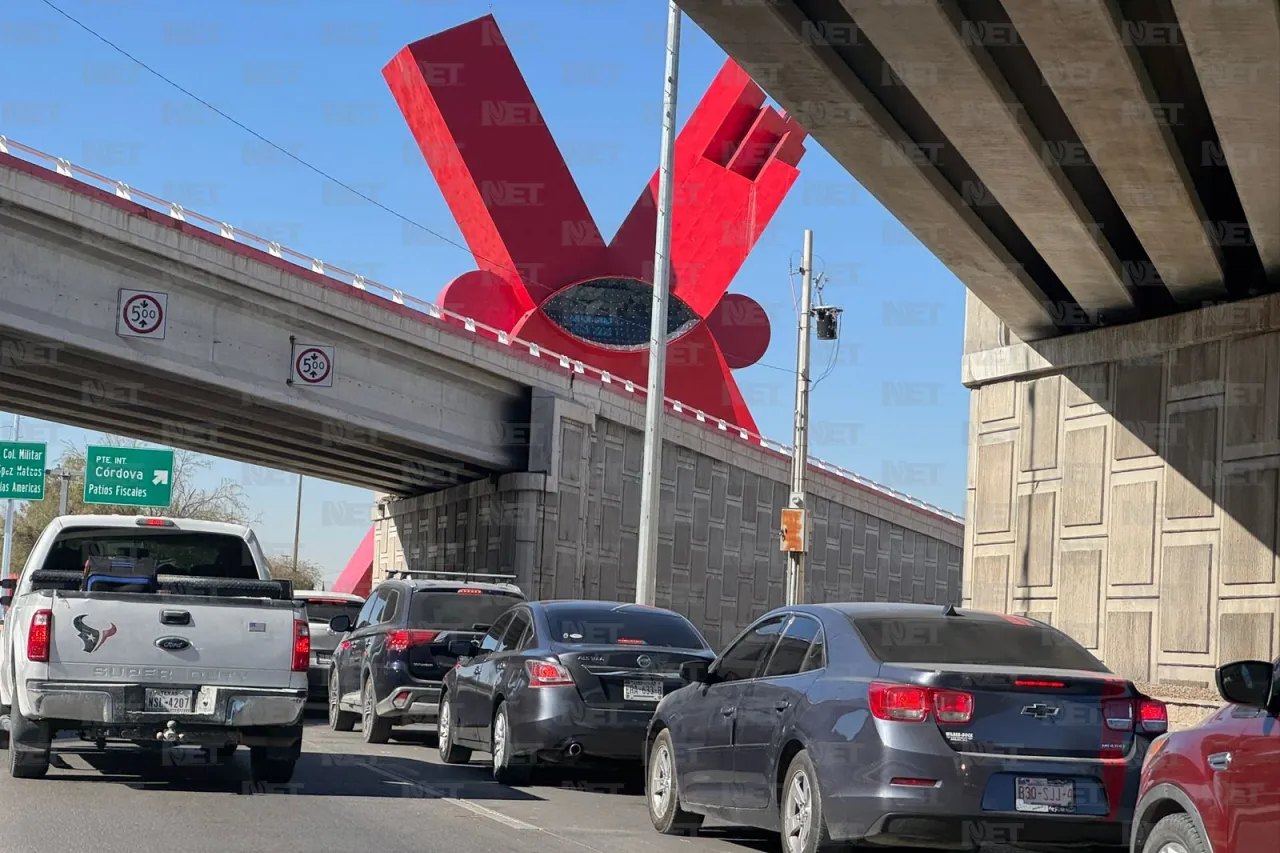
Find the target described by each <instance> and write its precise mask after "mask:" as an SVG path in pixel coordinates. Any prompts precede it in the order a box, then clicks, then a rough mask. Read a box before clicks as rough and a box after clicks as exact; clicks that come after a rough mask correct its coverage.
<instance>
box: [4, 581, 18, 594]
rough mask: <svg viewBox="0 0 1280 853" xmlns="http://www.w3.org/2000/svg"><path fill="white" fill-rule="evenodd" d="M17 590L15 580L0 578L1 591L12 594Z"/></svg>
mask: <svg viewBox="0 0 1280 853" xmlns="http://www.w3.org/2000/svg"><path fill="white" fill-rule="evenodd" d="M17 588H18V579H17V578H0V589H3V590H5V591H7V592H13V591H14V590H15V589H17Z"/></svg>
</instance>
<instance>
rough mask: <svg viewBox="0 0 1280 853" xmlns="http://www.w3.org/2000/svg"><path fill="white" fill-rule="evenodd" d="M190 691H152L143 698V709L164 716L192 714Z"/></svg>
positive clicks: (148, 691)
mask: <svg viewBox="0 0 1280 853" xmlns="http://www.w3.org/2000/svg"><path fill="white" fill-rule="evenodd" d="M191 705H192V697H191V691H190V690H151V689H148V690H147V692H146V695H145V696H144V697H143V709H144V710H146V711H151V712H156V713H162V714H190V713H191Z"/></svg>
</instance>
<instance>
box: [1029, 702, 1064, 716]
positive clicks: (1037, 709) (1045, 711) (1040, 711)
mask: <svg viewBox="0 0 1280 853" xmlns="http://www.w3.org/2000/svg"><path fill="white" fill-rule="evenodd" d="M1059 710H1061V709H1059V708H1055V707H1054V706H1052V705H1045V704H1043V703H1041V702H1037V703H1036V704H1034V705H1028V706H1027V707H1025V708H1023V709H1022V713H1023V714H1024V715H1025V716H1028V717H1035V718H1036V719H1037V720H1045V719H1048V718H1049V717H1056V716H1058V711H1059Z"/></svg>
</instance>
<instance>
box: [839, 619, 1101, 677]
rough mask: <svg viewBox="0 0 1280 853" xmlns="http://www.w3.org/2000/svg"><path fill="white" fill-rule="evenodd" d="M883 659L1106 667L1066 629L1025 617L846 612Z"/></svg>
mask: <svg viewBox="0 0 1280 853" xmlns="http://www.w3.org/2000/svg"><path fill="white" fill-rule="evenodd" d="M849 621H850V622H852V623H853V626H854V628H856V629H857V631H858V633H859V634H861V635H862V639H863V640H865V641H866V643H867V646H868V647H869V648H870V649H871V653H872V654H873V655H875V656H876V657H877V658H879V659H880V660H881V661H882V662H883V663H902V664H917V663H936V664H980V665H990V666H1009V667H1019V668H1035V669H1079V670H1084V671H1087V672H1109V670H1108V669H1107V668H1106V667H1105V666H1103V665H1102V663H1101V662H1100V661H1099V660H1098V659H1097V658H1095V657H1094V656H1093V655H1091V654H1089V652H1088V651H1086V650H1085V648H1084V647H1083V646H1081V645H1080V644H1079V643H1077V642H1075V641H1074V640H1072V639H1071V638H1070V637H1068V636H1067V635H1066V634H1063V633H1061V632H1060V631H1055V630H1054V629H1053V628H1050V627H1048V626H1047V625H1040V624H1038V623H1036V622H1031V621H1029V620H1022V621H1019V622H1011V621H1005V620H994V619H980V620H974V619H966V618H965V617H963V616H949V617H948V616H875V617H853V616H850V617H849Z"/></svg>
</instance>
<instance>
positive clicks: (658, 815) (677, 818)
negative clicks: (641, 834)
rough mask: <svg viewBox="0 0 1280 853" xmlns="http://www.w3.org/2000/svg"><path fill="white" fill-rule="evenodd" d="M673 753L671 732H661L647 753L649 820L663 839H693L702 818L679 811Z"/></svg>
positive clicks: (646, 795) (646, 790) (678, 792)
mask: <svg viewBox="0 0 1280 853" xmlns="http://www.w3.org/2000/svg"><path fill="white" fill-rule="evenodd" d="M675 752H676V751H675V747H674V746H673V745H672V743H671V732H670V731H669V730H667V729H663V730H662V731H661V732H659V733H658V737H657V738H656V739H654V741H653V748H652V749H650V750H649V772H648V773H647V774H646V775H645V799H647V800H648V801H649V820H650V821H652V823H653V828H654V829H656V830H658V832H661V833H662V834H663V835H696V834H697V832H698V830H699V829H700V828H701V827H702V815H700V814H693V813H692V812H687V811H685V810H684V809H682V808H680V789H679V786H678V785H677V784H676V759H675Z"/></svg>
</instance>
